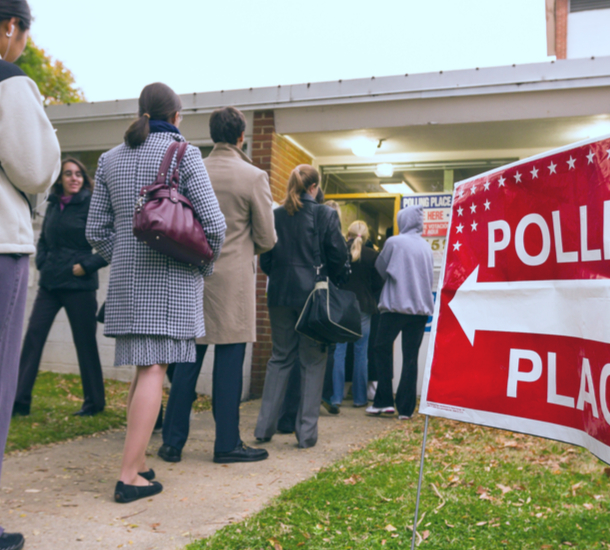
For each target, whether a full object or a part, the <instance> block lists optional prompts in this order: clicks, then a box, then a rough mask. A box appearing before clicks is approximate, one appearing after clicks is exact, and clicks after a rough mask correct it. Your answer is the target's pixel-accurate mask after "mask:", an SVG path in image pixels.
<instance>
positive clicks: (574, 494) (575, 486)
mask: <svg viewBox="0 0 610 550" xmlns="http://www.w3.org/2000/svg"><path fill="white" fill-rule="evenodd" d="M581 487H582V481H579V482H578V483H575V484H574V485H572V496H573V497H575V496H576V491H577V490H578V489H580V488H581Z"/></svg>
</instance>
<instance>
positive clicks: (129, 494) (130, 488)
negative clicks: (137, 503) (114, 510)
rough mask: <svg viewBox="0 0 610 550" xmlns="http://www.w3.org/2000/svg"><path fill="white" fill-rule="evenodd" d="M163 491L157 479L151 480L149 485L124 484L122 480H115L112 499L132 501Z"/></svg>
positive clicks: (123, 501) (124, 501)
mask: <svg viewBox="0 0 610 550" xmlns="http://www.w3.org/2000/svg"><path fill="white" fill-rule="evenodd" d="M161 491H163V485H161V484H160V483H159V482H158V481H152V482H151V484H150V485H144V486H139V485H125V483H123V482H122V481H117V483H116V487H115V488H114V500H115V501H116V502H122V503H126V502H133V501H134V500H138V499H141V498H148V497H152V496H153V495H158V494H159V493H160V492H161Z"/></svg>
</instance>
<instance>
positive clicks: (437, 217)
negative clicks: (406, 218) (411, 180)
mask: <svg viewBox="0 0 610 550" xmlns="http://www.w3.org/2000/svg"><path fill="white" fill-rule="evenodd" d="M452 198H453V197H452V195H451V193H431V194H422V195H419V194H416V195H407V196H403V197H402V203H401V207H402V208H405V207H406V206H416V205H419V206H423V208H424V231H423V233H422V237H424V239H426V241H428V243H429V244H430V248H431V249H432V253H433V255H434V266H435V267H440V266H441V264H442V262H443V255H444V253H445V238H446V236H447V229H448V227H449V219H450V217H451V204H452Z"/></svg>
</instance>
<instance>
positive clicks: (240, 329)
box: [0, 0, 432, 550]
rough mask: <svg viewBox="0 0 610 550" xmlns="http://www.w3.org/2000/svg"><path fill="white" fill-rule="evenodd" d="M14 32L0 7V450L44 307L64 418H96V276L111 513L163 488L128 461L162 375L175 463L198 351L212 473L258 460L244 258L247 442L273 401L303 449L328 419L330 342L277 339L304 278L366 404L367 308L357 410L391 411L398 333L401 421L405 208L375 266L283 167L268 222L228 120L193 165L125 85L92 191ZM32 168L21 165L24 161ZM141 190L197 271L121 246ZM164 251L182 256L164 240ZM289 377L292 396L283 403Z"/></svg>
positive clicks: (133, 241)
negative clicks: (283, 185) (171, 219)
mask: <svg viewBox="0 0 610 550" xmlns="http://www.w3.org/2000/svg"><path fill="white" fill-rule="evenodd" d="M30 22H31V15H30V12H29V7H28V4H27V1H26V0H0V54H1V55H2V60H0V92H1V93H2V106H1V108H0V127H1V128H2V132H3V135H10V136H11V139H10V140H7V139H2V140H0V163H1V167H2V170H0V198H1V199H2V200H0V211H2V218H1V219H2V223H1V225H0V318H2V319H3V323H2V325H1V326H0V451H1V452H2V453H3V451H4V446H5V443H6V437H7V433H8V427H9V423H10V418H11V416H12V415H27V414H29V413H30V410H31V407H32V388H33V385H34V381H35V379H36V375H37V373H38V367H39V364H40V359H41V355H42V351H43V348H44V344H45V341H46V338H47V335H48V333H49V330H50V328H51V325H52V323H53V320H54V318H55V316H56V315H57V313H58V311H59V310H60V309H61V308H62V307H63V308H65V309H66V312H67V315H68V318H69V321H70V325H71V328H72V332H73V337H74V343H75V346H76V350H77V354H78V360H79V367H80V372H81V377H82V383H83V394H84V403H83V405H82V408H81V410H79V411H77V412H76V413H75V415H77V416H92V415H95V414H99V413H100V412H102V411H103V410H104V407H105V399H104V384H103V377H102V370H101V364H100V359H99V353H98V349H97V342H96V311H97V301H96V290H97V288H98V276H97V271H98V270H99V269H100V268H102V267H104V266H106V265H110V282H109V287H108V295H107V300H106V303H105V315H104V317H105V319H104V322H105V324H104V334H105V335H106V336H109V337H112V338H114V339H115V361H114V365H115V366H117V367H120V366H124V365H135V366H136V370H135V376H134V379H133V382H132V384H131V387H130V391H129V396H128V403H127V431H126V437H125V446H124V451H123V458H122V464H121V471H120V475H119V480H118V481H117V483H116V487H115V492H114V498H115V500H116V501H117V502H123V503H124V502H132V501H134V500H137V499H141V498H146V497H150V496H152V495H155V494H158V493H160V492H161V491H162V490H163V486H162V485H161V483H160V482H159V481H158V480H157V479H156V474H155V472H154V470H152V469H151V468H149V466H148V465H147V463H146V454H145V451H146V448H147V445H148V443H149V441H150V437H151V435H152V432H153V428H154V426H155V422H156V420H157V418H158V415H159V409H160V406H161V400H162V385H163V381H164V377H165V375H166V371H167V369H168V366H171V367H172V369H171V370H172V371H173V376H172V387H171V392H170V397H169V401H168V405H167V410H166V414H165V418H164V421H163V445H162V446H161V447H160V449H159V450H158V455H159V456H160V457H161V458H162V459H163V460H165V461H168V462H178V461H180V460H181V455H182V450H183V448H184V446H185V444H186V442H187V439H188V433H189V419H190V412H191V407H192V403H193V400H194V398H195V396H196V394H195V385H196V382H197V378H198V376H199V373H200V370H201V366H202V363H203V359H204V357H205V355H206V352H207V350H208V346H209V345H214V370H213V415H214V420H215V423H216V439H215V444H214V462H217V463H232V462H253V461H259V460H264V459H266V458H267V457H268V456H269V455H268V452H267V450H265V449H262V448H251V447H248V446H246V445H244V443H243V441H242V439H241V435H240V430H239V404H240V401H241V397H242V379H243V363H244V357H245V350H246V345H247V343H248V342H254V341H255V339H256V297H255V274H256V256H257V255H259V256H260V266H261V268H262V270H263V272H264V273H265V274H266V275H267V276H268V292H267V305H268V308H269V317H270V321H271V336H272V344H273V347H272V354H271V359H270V360H269V363H268V365H267V372H266V378H265V385H264V390H263V398H262V404H261V409H260V413H259V417H258V421H257V424H256V429H255V432H254V436H255V438H256V439H257V441H258V442H259V443H266V442H268V441H270V440H271V438H272V437H273V436H274V435H275V434H276V432H277V431H278V422H279V421H280V416H281V414H282V411H283V409H285V408H286V404H288V405H292V410H293V411H294V415H295V416H294V417H293V419H292V426H293V429H294V432H295V434H296V439H297V444H298V447H299V448H308V447H312V446H314V445H315V444H316V443H317V440H318V418H319V414H320V405H321V404H323V405H324V406H325V407H326V408H327V410H329V412H331V413H335V414H336V413H338V412H339V407H340V406H341V404H342V401H343V393H344V386H345V362H346V351H347V344H345V343H338V344H337V345H336V348H333V347H332V346H331V348H330V350H331V351H329V348H328V347H327V346H326V345H321V344H320V343H319V342H316V341H314V340H312V339H311V338H309V337H307V336H304V335H303V334H301V333H299V332H297V330H296V328H295V325H296V324H297V320H298V319H299V316H300V314H301V311H302V309H303V307H304V305H305V302H306V300H307V298H308V296H309V294H310V292H311V291H312V290H313V288H314V286H315V284H316V280H317V278H318V277H320V276H323V277H328V278H329V279H330V280H331V281H332V282H333V283H335V284H337V285H340V286H341V287H342V288H343V289H344V290H348V291H351V292H354V293H355V295H356V298H357V301H358V303H359V306H360V312H361V315H360V319H359V320H360V327H361V336H360V338H358V340H357V341H356V342H355V344H354V375H353V397H354V406H355V407H365V406H367V405H368V397H367V382H368V380H367V369H368V361H367V358H368V357H369V353H368V348H369V339H370V338H369V335H370V326H371V317H372V316H373V315H376V314H377V313H379V312H380V313H381V315H380V320H379V328H378V330H377V336H376V338H375V340H374V341H373V342H371V343H370V345H372V346H373V350H374V356H375V364H376V366H377V371H378V378H379V385H378V387H377V391H376V394H375V399H374V403H373V405H372V406H369V407H368V408H367V409H366V412H367V413H368V414H370V415H393V414H394V413H395V409H394V395H393V391H392V373H393V361H392V345H393V341H394V339H395V338H396V337H397V336H398V334H399V333H400V332H402V345H403V371H402V376H401V380H400V384H399V387H398V392H397V395H396V404H397V407H398V413H399V418H402V419H406V418H410V417H411V415H412V414H413V411H414V408H415V386H416V382H417V353H418V350H419V346H420V344H421V340H422V336H423V331H424V327H425V323H426V319H427V317H428V316H429V315H430V314H431V313H432V291H431V285H432V252H431V250H430V248H429V247H428V245H427V244H426V243H425V241H424V240H423V239H422V238H421V232H422V229H423V214H422V210H421V208H419V207H409V208H406V209H404V210H402V211H401V212H400V214H399V216H398V225H399V228H400V234H399V235H396V236H394V237H391V238H390V239H388V241H387V242H386V244H385V247H384V248H383V250H382V251H381V253H380V254H378V252H377V251H375V250H374V249H373V248H372V247H370V246H367V244H368V232H369V230H368V227H367V225H366V223H365V222H363V221H355V222H353V223H352V224H351V225H350V226H349V228H348V230H347V239H346V238H345V237H344V236H343V234H342V230H341V222H340V216H339V212H338V208H336V207H335V208H332V207H331V206H329V205H325V204H322V203H323V194H322V192H321V189H320V175H319V173H318V172H317V170H316V169H315V168H313V167H312V166H309V165H305V164H302V165H299V166H297V167H295V168H294V170H293V171H292V173H291V175H290V178H289V180H288V184H287V195H286V198H285V200H284V201H283V203H282V205H281V206H280V207H278V208H276V209H275V210H274V209H273V201H272V197H271V191H270V187H269V179H268V176H267V174H266V173H265V172H264V171H262V170H259V169H258V168H256V167H255V166H254V165H253V164H252V161H251V160H250V159H249V158H248V157H247V156H246V155H245V154H244V152H243V150H242V145H243V143H244V135H245V130H246V119H245V117H244V115H243V114H242V113H241V112H240V111H239V110H237V109H235V108H232V107H226V108H223V109H218V110H217V111H215V112H214V113H213V114H212V116H211V118H210V133H211V136H212V139H213V141H214V149H213V151H212V152H211V154H210V156H209V157H208V158H207V159H205V161H204V160H203V159H202V156H201V152H200V151H199V149H198V148H196V147H193V146H191V145H189V144H187V143H186V140H185V139H184V137H183V136H182V134H181V132H180V122H181V120H182V115H181V110H182V104H181V100H180V97H179V96H178V95H177V94H176V93H175V92H174V91H173V90H172V89H171V88H170V87H168V86H167V85H165V84H162V83H155V84H150V85H148V86H146V87H145V88H144V89H143V90H142V93H141V95H140V98H139V101H138V108H139V113H138V118H137V119H136V120H135V121H134V122H133V123H132V124H131V125H130V126H129V128H127V131H126V133H125V136H124V143H122V144H121V145H119V146H117V147H115V148H114V149H112V150H110V151H108V152H107V153H105V154H103V155H102V156H101V157H100V159H99V163H98V168H97V172H96V174H95V184H94V182H93V180H92V179H91V178H90V177H89V175H88V174H87V171H86V169H85V167H84V166H83V165H82V164H81V163H80V162H79V161H78V160H76V159H74V158H66V159H64V160H63V161H61V160H60V154H61V153H60V148H59V144H58V141H57V138H56V136H55V133H54V131H53V128H52V126H51V124H50V122H49V120H48V118H47V117H46V114H45V112H44V109H43V107H42V104H41V101H40V96H39V94H38V90H37V88H36V85H35V84H34V83H33V81H31V80H30V79H29V78H28V77H26V76H25V75H24V74H23V73H22V72H21V70H20V69H18V68H17V67H16V66H15V65H14V64H13V63H12V62H13V61H15V60H16V59H17V58H18V57H19V55H20V54H21V52H22V51H23V49H24V47H25V43H26V40H27V36H28V29H29V26H30ZM174 149H175V156H173V155H174ZM168 151H169V152H170V154H169V155H168ZM32 158H35V159H36V162H34V163H32V162H28V161H26V160H24V159H32ZM155 177H156V178H157V180H155ZM159 178H161V179H159ZM155 181H162V182H163V181H167V182H168V185H169V186H170V188H169V189H168V190H167V193H166V195H167V196H166V197H165V198H167V199H170V200H171V201H172V202H173V203H175V204H180V207H181V208H190V209H191V210H192V212H193V215H194V219H195V220H196V221H197V223H199V224H200V225H201V228H202V229H203V232H204V234H205V238H206V239H207V243H208V245H209V250H210V257H209V258H208V261H207V262H203V261H202V262H201V263H198V264H197V263H192V262H190V261H182V260H181V259H177V258H176V257H175V256H172V255H171V254H169V252H167V250H161V249H160V248H158V247H154V246H153V244H154V243H149V242H147V241H146V240H145V239H142V240H140V239H138V238H136V236H134V230H133V227H134V211H135V212H139V211H140V210H139V209H141V208H142V205H143V204H144V203H145V202H146V197H147V195H148V193H149V192H150V189H151V187H153V186H152V183H153V182H155ZM53 184H54V185H53ZM51 185H53V187H52V190H51V193H50V196H49V204H48V207H47V211H46V215H45V219H44V222H43V227H42V232H41V236H40V239H39V241H38V244H37V247H35V246H34V237H33V230H32V224H31V216H30V209H29V206H28V199H27V195H26V193H31V194H37V193H44V192H46V191H47V190H48V189H49V187H51ZM159 196H160V197H161V198H163V197H164V196H165V195H159ZM335 206H336V205H335ZM159 212H160V214H159V215H163V213H162V212H161V210H159ZM180 229H181V230H184V228H180ZM156 238H157V239H159V238H160V237H159V236H157V237H156ZM163 238H165V235H164V236H163ZM204 240H205V239H204ZM178 244H180V245H182V243H177V242H174V244H173V245H172V246H177V245H178ZM167 246H170V245H167ZM94 250H95V252H94ZM34 253H35V254H36V266H37V268H38V269H39V271H40V279H39V286H40V288H39V291H38V295H37V297H36V300H35V303H34V307H33V310H32V314H31V317H30V320H29V324H28V329H27V332H26V336H25V340H24V344H23V349H22V351H21V359H20V353H19V344H20V342H21V331H22V326H23V321H24V319H23V317H24V310H25V296H26V289H27V279H28V265H29V260H28V256H29V255H30V254H34ZM318 255H319V256H320V259H321V262H320V264H319V265H318V262H317V261H316V257H317V256H318ZM350 274H351V275H350ZM204 279H205V284H204ZM204 290H205V291H204ZM379 291H381V299H380V300H379V306H378V305H377V298H376V296H377V295H378V294H379ZM235 297H238V299H235ZM291 373H292V379H293V380H294V381H295V382H298V388H297V389H296V390H294V391H291V392H289V396H288V397H287V395H286V390H287V387H288V384H289V379H290V378H291ZM291 400H292V403H291ZM297 403H298V404H297ZM34 405H35V404H34ZM291 429H292V428H290V430H291ZM282 431H287V430H285V429H284V430H282ZM0 472H1V461H0ZM22 546H23V537H22V536H21V535H20V534H8V533H4V532H3V530H2V528H1V527H0V550H2V549H5V548H11V549H19V548H21V547H22Z"/></svg>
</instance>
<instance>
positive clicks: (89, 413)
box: [72, 409, 104, 416]
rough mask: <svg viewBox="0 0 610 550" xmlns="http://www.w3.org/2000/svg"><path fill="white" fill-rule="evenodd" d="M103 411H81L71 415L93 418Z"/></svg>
mask: <svg viewBox="0 0 610 550" xmlns="http://www.w3.org/2000/svg"><path fill="white" fill-rule="evenodd" d="M103 411H104V409H81V410H80V411H76V412H75V413H72V416H95V415H96V414H100V413H101V412H103Z"/></svg>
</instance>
